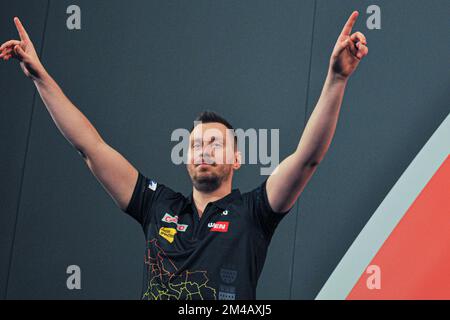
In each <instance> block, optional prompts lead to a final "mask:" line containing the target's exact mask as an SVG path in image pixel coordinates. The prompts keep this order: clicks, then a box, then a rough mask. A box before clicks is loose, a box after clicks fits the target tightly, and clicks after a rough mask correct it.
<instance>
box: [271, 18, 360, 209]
mask: <svg viewBox="0 0 450 320" xmlns="http://www.w3.org/2000/svg"><path fill="white" fill-rule="evenodd" d="M357 18H358V12H357V11H355V12H353V13H352V15H351V16H350V18H349V19H348V21H347V23H346V24H345V26H344V28H343V30H342V32H341V34H340V35H339V38H338V40H337V42H336V45H335V47H334V50H333V53H332V55H331V58H330V64H329V69H328V74H327V78H326V80H325V84H324V86H323V90H322V93H321V96H320V98H319V101H318V102H317V105H316V107H315V109H314V111H313V113H312V114H311V117H310V118H309V120H308V123H307V125H306V127H305V130H304V132H303V135H302V137H301V139H300V142H299V144H298V147H297V149H296V151H295V152H294V153H293V154H291V155H290V156H289V157H287V158H286V159H285V160H283V161H282V162H281V163H280V165H279V166H278V167H277V168H276V169H275V171H274V172H273V173H272V175H271V176H270V177H269V179H268V181H267V184H266V188H267V196H268V199H269V203H270V205H271V207H272V209H273V210H274V211H275V212H285V211H287V210H288V209H290V208H291V207H292V206H293V205H294V203H295V201H296V200H297V198H298V197H299V196H300V194H301V193H302V191H303V189H304V188H305V186H306V184H307V183H308V181H309V180H310V178H311V177H312V175H313V174H314V172H315V171H316V169H317V166H318V164H319V163H320V162H321V161H322V159H323V158H324V156H325V154H326V152H327V151H328V148H329V146H330V144H331V140H332V138H333V136H334V132H335V130H336V125H337V121H338V118H339V112H340V108H341V104H342V99H343V97H344V91H345V87H346V85H347V81H348V78H349V77H350V75H351V74H352V73H353V72H354V71H355V70H356V68H357V66H358V64H359V62H360V61H361V59H362V58H364V57H365V56H366V55H367V54H368V52H369V49H368V48H367V46H366V45H367V42H366V38H365V37H364V35H363V34H362V33H361V32H355V33H353V34H351V32H352V28H353V25H354V24H355V22H356V19H357Z"/></svg>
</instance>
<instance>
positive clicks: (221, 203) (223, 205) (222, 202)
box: [185, 189, 241, 210]
mask: <svg viewBox="0 0 450 320" xmlns="http://www.w3.org/2000/svg"><path fill="white" fill-rule="evenodd" d="M193 194H194V193H193V192H192V191H191V193H190V194H189V196H188V197H187V198H186V203H185V208H186V207H187V206H189V205H191V204H193V203H194V201H193V197H194V196H193ZM240 197H241V192H240V191H239V189H233V190H231V193H229V194H228V195H226V196H225V197H223V198H221V199H218V200H216V201H212V202H211V204H213V205H215V206H216V207H219V208H220V209H224V210H225V209H227V206H228V205H229V204H230V203H231V202H233V201H234V200H236V199H238V198H240Z"/></svg>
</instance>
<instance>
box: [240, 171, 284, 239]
mask: <svg viewBox="0 0 450 320" xmlns="http://www.w3.org/2000/svg"><path fill="white" fill-rule="evenodd" d="M266 184H267V179H266V180H265V181H264V182H263V183H262V184H261V185H259V186H258V187H257V188H255V189H254V190H252V191H250V193H249V194H250V201H251V203H252V205H251V208H250V209H251V211H252V217H253V218H254V219H255V221H256V224H257V227H259V228H260V229H261V231H262V233H263V235H264V237H265V238H266V240H269V241H270V239H271V238H272V236H273V234H274V232H275V229H276V228H277V226H278V224H279V223H280V222H281V220H282V219H283V218H284V217H285V216H286V215H287V214H288V213H289V212H290V211H291V210H292V208H290V209H289V210H288V211H286V212H275V211H273V210H272V208H271V206H270V204H269V198H268V196H267V189H266Z"/></svg>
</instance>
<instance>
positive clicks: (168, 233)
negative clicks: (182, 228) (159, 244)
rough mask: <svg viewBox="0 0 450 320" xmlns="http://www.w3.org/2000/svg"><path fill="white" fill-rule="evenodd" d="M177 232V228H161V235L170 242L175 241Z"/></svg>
mask: <svg viewBox="0 0 450 320" xmlns="http://www.w3.org/2000/svg"><path fill="white" fill-rule="evenodd" d="M176 234H177V230H176V229H174V228H166V227H162V228H161V229H159V235H160V236H161V237H163V238H164V239H166V240H167V241H169V242H170V243H172V242H173V239H174V237H175V235H176Z"/></svg>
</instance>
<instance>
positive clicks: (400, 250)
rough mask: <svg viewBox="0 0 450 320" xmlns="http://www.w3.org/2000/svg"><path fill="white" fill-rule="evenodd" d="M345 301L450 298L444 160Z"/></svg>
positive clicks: (448, 172)
mask: <svg viewBox="0 0 450 320" xmlns="http://www.w3.org/2000/svg"><path fill="white" fill-rule="evenodd" d="M378 271H379V272H378ZM347 299H349V300H355V299H357V300H360V299H450V156H448V157H447V159H446V160H445V161H444V163H443V164H442V165H441V167H440V168H439V169H438V171H437V172H436V173H435V175H434V176H433V177H432V179H431V180H430V181H429V182H428V184H427V185H426V186H425V188H424V189H423V190H422V192H421V193H420V194H419V196H418V197H417V199H416V200H415V201H414V202H413V204H412V205H411V207H410V208H409V209H408V211H407V212H406V213H405V215H404V216H403V218H402V220H401V221H400V222H399V224H398V225H397V226H396V227H395V229H394V230H393V232H392V233H391V235H390V236H389V237H388V238H387V239H386V241H385V242H384V244H383V246H382V247H381V248H380V250H379V251H378V253H377V254H376V255H375V257H374V259H373V260H372V261H371V263H370V264H369V266H368V268H367V269H366V270H365V272H364V273H363V274H362V275H361V277H360V278H359V280H358V282H357V283H356V285H355V286H354V287H353V289H352V291H351V292H350V294H349V295H348V296H347Z"/></svg>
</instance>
